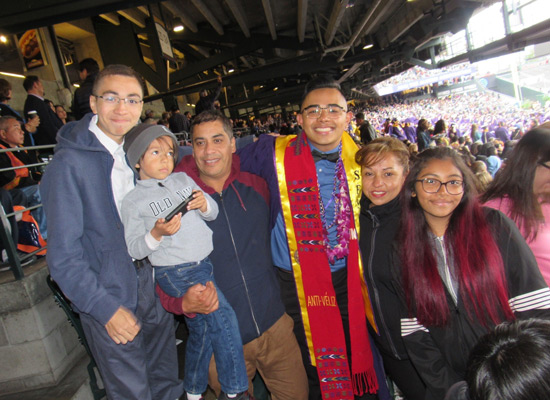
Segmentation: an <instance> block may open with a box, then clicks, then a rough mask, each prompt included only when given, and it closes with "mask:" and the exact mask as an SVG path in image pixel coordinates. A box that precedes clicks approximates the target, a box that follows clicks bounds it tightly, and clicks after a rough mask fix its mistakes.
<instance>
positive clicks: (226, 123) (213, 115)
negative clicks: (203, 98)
mask: <svg viewBox="0 0 550 400" xmlns="http://www.w3.org/2000/svg"><path fill="white" fill-rule="evenodd" d="M215 121H220V122H221V123H222V126H223V130H224V132H225V133H227V136H229V138H232V137H233V126H232V125H231V121H230V120H229V118H227V117H226V116H225V115H223V114H222V113H221V112H220V111H218V110H206V111H203V112H201V113H200V114H199V115H196V116H195V118H193V122H191V127H190V128H189V131H190V132H191V138H193V131H194V130H195V126H197V125H200V124H203V123H205V122H215Z"/></svg>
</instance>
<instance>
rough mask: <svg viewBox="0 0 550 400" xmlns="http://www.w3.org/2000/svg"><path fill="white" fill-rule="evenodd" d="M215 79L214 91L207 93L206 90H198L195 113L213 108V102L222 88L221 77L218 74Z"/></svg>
mask: <svg viewBox="0 0 550 400" xmlns="http://www.w3.org/2000/svg"><path fill="white" fill-rule="evenodd" d="M217 81H218V87H217V88H216V91H215V92H214V93H212V94H210V95H209V94H208V91H207V90H203V91H201V92H200V94H199V96H200V99H199V101H198V102H197V104H196V106H195V115H199V114H200V113H201V112H203V111H205V110H214V102H215V101H216V100H217V99H218V97H219V96H220V93H221V90H222V77H221V76H218V78H217Z"/></svg>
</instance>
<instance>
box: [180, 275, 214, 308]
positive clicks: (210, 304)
mask: <svg viewBox="0 0 550 400" xmlns="http://www.w3.org/2000/svg"><path fill="white" fill-rule="evenodd" d="M218 306H219V301H218V292H217V291H216V288H215V287H214V283H213V282H206V286H204V285H202V284H200V283H197V284H196V285H193V286H191V287H190V288H189V290H187V292H186V293H185V294H184V295H183V297H182V298H181V307H182V309H183V312H184V313H186V314H190V313H197V314H210V313H211V312H213V311H216V310H217V309H218Z"/></svg>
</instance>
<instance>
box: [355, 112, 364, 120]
mask: <svg viewBox="0 0 550 400" xmlns="http://www.w3.org/2000/svg"><path fill="white" fill-rule="evenodd" d="M355 119H362V120H364V119H365V114H363V113H357V114H355Z"/></svg>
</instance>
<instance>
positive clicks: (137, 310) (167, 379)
mask: <svg viewBox="0 0 550 400" xmlns="http://www.w3.org/2000/svg"><path fill="white" fill-rule="evenodd" d="M142 99H143V86H142V80H141V77H140V76H139V75H138V74H137V73H136V72H135V71H134V70H133V69H131V68H130V67H127V66H124V65H110V66H108V67H106V68H105V69H104V70H103V71H101V72H100V73H99V74H98V76H97V78H96V81H95V83H94V86H93V92H92V95H91V96H90V106H91V108H92V111H93V113H94V115H92V114H87V115H86V116H85V117H84V118H83V119H81V120H80V121H77V122H74V123H70V124H67V125H65V126H64V127H63V128H62V129H61V130H60V131H59V133H58V136H57V141H58V145H57V147H56V148H55V156H54V159H53V160H52V162H51V163H50V164H49V166H48V168H47V170H46V172H45V174H44V177H43V178H42V183H41V193H42V199H43V204H44V207H45V209H46V216H47V218H48V230H49V237H48V239H49V240H48V255H47V261H48V267H49V269H50V273H51V275H52V277H53V279H54V280H55V281H56V282H57V283H58V284H59V286H60V287H61V290H63V292H64V293H65V295H66V296H67V297H68V298H69V299H70V300H71V303H72V304H73V307H74V308H75V310H76V311H77V312H78V313H79V314H80V319H81V321H82V325H83V328H84V333H85V335H86V339H87V340H88V343H89V345H90V348H91V350H92V353H93V355H94V358H95V361H96V363H97V365H98V367H99V370H100V372H101V376H102V379H103V382H104V384H105V388H106V390H107V397H108V398H109V399H124V400H128V399H135V400H152V399H162V400H174V399H177V398H178V397H179V396H181V394H182V393H183V385H182V382H181V381H179V380H178V377H177V375H178V363H177V355H176V354H177V353H176V344H175V332H174V330H175V326H174V322H173V318H172V317H171V316H170V315H169V314H168V313H167V312H166V311H165V310H164V309H163V308H162V306H161V304H160V302H159V300H158V298H157V297H156V295H155V291H154V280H153V271H152V268H151V265H150V264H149V263H148V262H140V263H138V262H136V263H134V262H133V261H132V258H131V257H130V256H129V255H128V250H127V247H126V242H125V240H124V227H123V225H122V221H121V218H120V205H121V202H122V199H123V197H124V196H125V195H126V194H127V193H128V192H129V191H130V190H132V189H133V187H134V173H133V171H132V169H131V168H130V166H129V165H128V164H127V162H126V155H125V153H124V150H123V144H124V135H126V133H127V132H128V131H129V130H130V129H131V128H132V127H133V126H135V125H136V124H137V122H138V120H139V117H140V115H141V110H142V107H143V100H142Z"/></svg>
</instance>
